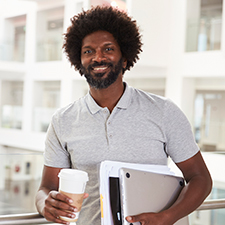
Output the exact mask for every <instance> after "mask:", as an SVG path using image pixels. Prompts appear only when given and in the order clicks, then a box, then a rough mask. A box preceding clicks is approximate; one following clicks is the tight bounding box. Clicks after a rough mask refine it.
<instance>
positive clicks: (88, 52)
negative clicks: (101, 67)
mask: <svg viewBox="0 0 225 225" xmlns="http://www.w3.org/2000/svg"><path fill="white" fill-rule="evenodd" d="M90 53H92V51H91V50H90V49H88V50H86V51H84V54H90Z"/></svg>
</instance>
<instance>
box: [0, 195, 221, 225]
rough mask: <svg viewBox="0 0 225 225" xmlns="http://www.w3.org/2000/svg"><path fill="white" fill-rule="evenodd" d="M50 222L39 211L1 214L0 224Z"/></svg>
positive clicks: (211, 205) (209, 204)
mask: <svg viewBox="0 0 225 225" xmlns="http://www.w3.org/2000/svg"><path fill="white" fill-rule="evenodd" d="M222 208H225V199H216V200H206V201H204V202H203V203H202V205H201V206H199V207H198V208H197V209H196V210H197V211H200V210H211V209H222ZM37 223H38V224H49V223H51V222H48V221H47V220H46V219H45V218H44V217H42V216H41V215H40V214H38V213H23V214H12V215H0V224H2V225H3V224H4V225H13V224H17V225H19V224H21V225H24V224H37Z"/></svg>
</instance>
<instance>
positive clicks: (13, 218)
mask: <svg viewBox="0 0 225 225" xmlns="http://www.w3.org/2000/svg"><path fill="white" fill-rule="evenodd" d="M37 223H38V224H49V223H51V222H49V221H47V220H46V219H45V218H44V217H43V216H41V215H40V214H39V213H23V214H11V215H0V224H4V225H13V224H17V225H19V224H21V225H23V224H37Z"/></svg>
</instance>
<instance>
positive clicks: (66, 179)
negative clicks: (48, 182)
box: [58, 169, 88, 222]
mask: <svg viewBox="0 0 225 225" xmlns="http://www.w3.org/2000/svg"><path fill="white" fill-rule="evenodd" d="M58 177H59V192H61V193H63V194H65V195H67V196H68V197H70V198H71V199H73V203H72V205H73V206H75V207H76V208H77V210H78V211H77V212H76V213H74V214H75V218H74V219H71V218H68V217H62V216H61V217H60V218H61V219H63V220H66V221H69V222H76V221H77V220H78V217H79V213H80V210H81V206H82V203H83V196H84V191H85V187H86V183H87V181H88V174H87V173H86V172H85V171H82V170H76V169H61V171H60V172H59V175H58Z"/></svg>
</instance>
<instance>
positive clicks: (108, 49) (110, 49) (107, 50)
mask: <svg viewBox="0 0 225 225" xmlns="http://www.w3.org/2000/svg"><path fill="white" fill-rule="evenodd" d="M105 51H106V52H109V51H113V48H111V47H108V48H106V49H105Z"/></svg>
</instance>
